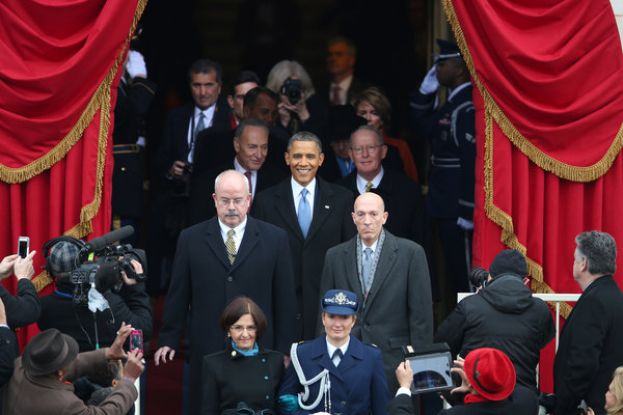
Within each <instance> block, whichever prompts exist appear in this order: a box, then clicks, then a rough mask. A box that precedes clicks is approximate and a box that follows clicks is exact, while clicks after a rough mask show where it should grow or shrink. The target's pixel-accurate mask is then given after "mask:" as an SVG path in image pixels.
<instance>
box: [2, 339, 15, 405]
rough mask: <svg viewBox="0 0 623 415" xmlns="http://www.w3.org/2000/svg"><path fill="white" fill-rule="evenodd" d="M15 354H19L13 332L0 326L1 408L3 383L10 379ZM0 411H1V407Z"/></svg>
mask: <svg viewBox="0 0 623 415" xmlns="http://www.w3.org/2000/svg"><path fill="white" fill-rule="evenodd" d="M17 356H19V348H18V345H17V338H16V337H15V333H13V331H12V330H11V329H7V328H6V327H4V328H1V327H0V408H2V398H3V395H4V389H5V388H4V385H6V384H7V383H9V380H10V379H11V375H12V374H13V367H14V363H15V359H16V358H17ZM0 413H2V410H1V409H0Z"/></svg>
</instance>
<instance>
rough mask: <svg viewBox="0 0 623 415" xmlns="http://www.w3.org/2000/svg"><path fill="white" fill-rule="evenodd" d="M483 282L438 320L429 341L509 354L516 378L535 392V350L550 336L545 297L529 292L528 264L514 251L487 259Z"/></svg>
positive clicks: (456, 349)
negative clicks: (527, 285)
mask: <svg viewBox="0 0 623 415" xmlns="http://www.w3.org/2000/svg"><path fill="white" fill-rule="evenodd" d="M489 272H490V275H489V276H488V278H487V280H486V281H487V284H486V285H485V284H484V281H483V285H485V287H484V288H481V289H480V290H479V291H478V292H477V293H476V294H475V295H472V296H469V297H467V298H465V299H463V300H462V301H461V302H460V303H459V304H458V305H457V306H456V308H455V309H454V311H453V312H452V313H451V314H450V316H448V318H447V319H446V320H445V321H444V322H443V323H442V324H441V326H440V327H439V329H438V330H437V333H436V335H435V342H440V343H441V342H446V343H448V345H449V346H450V349H451V351H452V354H453V356H457V355H460V356H462V357H465V356H466V355H467V354H468V353H469V352H470V351H472V350H474V349H477V348H480V347H495V348H497V349H499V350H502V351H503V352H504V353H506V354H507V355H508V357H510V359H511V361H512V362H513V364H514V365H515V368H516V372H517V382H518V383H519V384H520V385H523V386H526V387H528V388H531V389H532V390H533V391H534V392H535V393H536V392H537V388H536V370H535V369H536V365H537V364H538V363H539V352H540V350H541V348H543V347H544V346H545V345H546V344H547V343H548V342H549V341H550V340H551V339H552V338H553V337H554V322H553V320H552V316H551V314H550V311H549V309H548V308H547V305H546V304H545V302H543V301H542V300H540V299H538V298H534V297H532V292H531V291H530V289H529V288H528V287H526V286H525V285H524V283H523V278H524V277H525V276H526V275H527V273H528V267H527V264H526V260H525V259H524V257H523V255H522V254H521V253H520V252H519V251H516V250H511V249H507V250H504V251H502V252H500V253H499V254H498V255H497V256H496V257H495V258H494V259H493V262H492V263H491V267H490V271H489Z"/></svg>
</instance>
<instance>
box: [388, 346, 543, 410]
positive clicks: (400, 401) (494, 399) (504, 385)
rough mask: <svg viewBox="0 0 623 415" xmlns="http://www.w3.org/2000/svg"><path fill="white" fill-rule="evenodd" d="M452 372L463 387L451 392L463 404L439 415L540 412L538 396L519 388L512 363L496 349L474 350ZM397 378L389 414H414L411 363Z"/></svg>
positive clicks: (404, 364) (406, 365)
mask: <svg viewBox="0 0 623 415" xmlns="http://www.w3.org/2000/svg"><path fill="white" fill-rule="evenodd" d="M450 371H451V372H452V373H456V374H458V375H459V376H460V377H461V386H459V387H457V388H454V389H452V391H451V392H450V393H451V394H452V395H456V396H462V403H461V404H457V405H455V406H453V407H452V408H450V409H444V410H442V411H440V412H439V414H438V415H476V414H477V415H536V414H537V412H538V402H537V398H536V396H535V395H534V394H533V393H531V392H530V391H529V390H528V389H527V388H525V387H523V386H521V385H516V381H515V368H514V367H513V364H512V362H511V361H510V359H509V358H508V356H506V355H505V354H504V353H503V352H501V351H499V350H497V349H491V348H481V349H475V350H473V351H472V352H470V353H469V354H468V355H467V357H466V358H465V359H462V358H458V359H457V360H455V361H454V367H453V368H452V369H450ZM396 379H397V380H398V382H399V383H400V389H399V390H398V393H397V394H396V397H395V398H394V399H393V400H392V401H391V402H390V404H389V408H388V412H389V415H411V414H414V413H415V412H414V410H413V405H412V403H411V399H410V395H411V389H410V388H411V384H412V382H413V371H412V370H411V365H410V364H409V363H406V362H403V363H400V365H399V366H398V367H397V368H396Z"/></svg>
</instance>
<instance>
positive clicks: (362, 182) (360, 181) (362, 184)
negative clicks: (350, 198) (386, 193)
mask: <svg viewBox="0 0 623 415" xmlns="http://www.w3.org/2000/svg"><path fill="white" fill-rule="evenodd" d="M384 173H385V172H384V170H383V167H381V171H380V172H379V174H377V175H376V176H374V178H373V179H372V180H371V182H372V188H373V189H376V188H377V187H379V184H381V180H383V174H384ZM367 185H368V181H367V180H366V179H364V178H363V177H361V176H360V175H359V174H357V190H358V191H359V194H363V193H365V192H366V186H367Z"/></svg>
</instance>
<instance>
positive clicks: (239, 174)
mask: <svg viewBox="0 0 623 415" xmlns="http://www.w3.org/2000/svg"><path fill="white" fill-rule="evenodd" d="M232 174H233V175H235V176H238V177H240V178H241V179H242V180H244V185H245V188H246V189H247V193H249V179H247V176H245V175H244V174H242V173H240V172H237V171H236V170H234V169H230V170H224V171H222V172H220V173H219V175H218V176H216V179H214V193H215V194H216V189H217V188H218V184H219V182H220V181H221V177H222V176H229V175H232Z"/></svg>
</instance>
